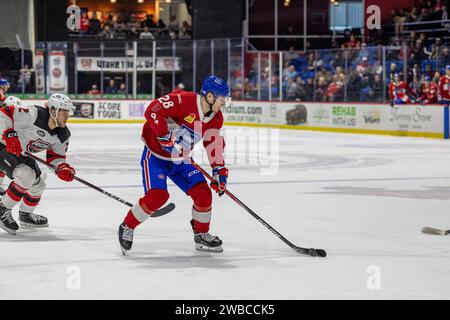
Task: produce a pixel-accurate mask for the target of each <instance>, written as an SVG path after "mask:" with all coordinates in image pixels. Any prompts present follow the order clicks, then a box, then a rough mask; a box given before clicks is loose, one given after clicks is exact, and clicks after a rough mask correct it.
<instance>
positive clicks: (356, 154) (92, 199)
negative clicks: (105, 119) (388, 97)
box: [0, 124, 450, 299]
mask: <svg viewBox="0 0 450 320" xmlns="http://www.w3.org/2000/svg"><path fill="white" fill-rule="evenodd" d="M70 128H71V131H72V139H71V143H70V146H69V154H68V162H69V163H70V164H72V165H73V166H74V167H75V168H76V170H77V174H78V176H79V177H81V178H83V179H85V180H87V181H89V182H92V183H94V184H96V185H99V186H101V187H103V188H105V190H107V191H109V192H111V193H113V194H115V195H117V196H119V197H121V198H123V199H125V200H127V201H130V202H135V201H136V200H137V199H138V198H139V197H140V196H141V195H142V193H143V190H142V187H141V177H140V166H139V159H140V153H141V149H142V143H141V142H140V140H139V136H140V130H141V125H103V124H102V125H86V124H78V125H75V124H71V125H70ZM234 129H235V128H227V130H234ZM239 130H243V132H244V133H249V134H255V132H256V134H257V135H260V136H263V133H264V134H265V133H267V132H270V133H271V134H275V133H276V132H275V131H272V130H266V129H242V128H241V129H239ZM252 130H253V131H252ZM275 136H276V135H275ZM279 142H280V145H279V164H280V166H279V170H278V172H277V174H272V175H267V174H265V175H264V174H261V170H260V169H261V168H260V167H259V166H258V165H257V164H254V163H255V161H253V162H252V161H251V160H249V159H252V157H253V159H255V154H253V155H252V154H251V155H250V157H249V158H248V159H247V160H248V161H247V162H248V164H233V161H230V163H231V164H230V165H229V169H230V178H229V190H230V191H232V192H233V193H234V194H235V195H236V196H237V197H239V198H240V199H241V200H242V201H243V202H244V203H245V204H247V205H248V206H249V207H250V208H251V209H253V210H254V211H255V212H256V213H257V214H259V215H260V216H261V217H263V218H264V219H265V220H266V221H267V222H268V223H269V224H271V225H272V226H273V227H274V228H275V229H277V230H278V231H279V232H280V233H281V234H282V235H284V236H285V237H286V238H287V239H289V240H290V241H291V242H293V243H294V244H296V245H299V246H304V247H319V248H325V249H326V250H327V251H328V257H327V258H312V257H309V256H303V255H299V254H297V253H296V252H294V251H293V250H292V249H290V248H289V247H288V246H287V245H285V244H284V243H283V242H282V241H280V240H279V239H278V238H276V237H275V236H274V235H273V234H272V233H271V232H270V231H269V230H267V229H266V228H265V227H264V226H262V225H261V224H260V223H259V222H258V221H257V220H255V219H254V218H253V217H251V216H250V215H249V214H248V213H247V212H245V211H244V210H243V209H242V208H240V207H238V206H237V205H236V204H235V203H234V202H233V201H232V200H231V199H229V198H228V197H222V198H219V197H216V196H214V199H213V220H212V224H211V233H213V234H217V235H219V236H220V237H221V238H222V240H223V241H224V252H223V253H220V254H216V253H202V252H196V251H195V249H194V246H193V240H192V231H191V229H190V225H189V220H190V217H191V205H192V202H191V199H190V198H188V197H186V196H185V195H184V194H183V193H182V192H181V191H180V190H178V189H177V188H176V187H175V186H174V185H173V184H172V183H170V184H169V192H170V194H171V198H170V201H172V202H174V203H175V204H176V205H177V208H176V209H175V211H174V212H172V213H171V214H169V215H167V216H164V217H161V218H154V219H149V220H147V221H146V222H145V223H144V224H142V225H141V226H139V227H138V229H137V230H136V232H135V242H134V245H133V249H132V251H130V252H129V254H128V255H127V256H122V254H121V252H120V249H119V245H118V242H117V236H116V231H117V227H118V225H119V224H120V223H121V222H122V220H123V218H124V216H125V215H126V213H127V211H128V208H127V207H126V206H125V205H123V204H121V203H119V202H117V201H115V200H113V199H110V198H108V197H106V196H104V195H102V194H100V193H98V192H96V191H94V190H92V189H89V188H86V187H85V186H83V185H81V184H80V183H78V182H73V183H65V182H62V181H59V180H58V179H57V177H55V176H54V175H52V174H49V178H48V179H47V185H48V189H47V190H46V191H45V193H44V196H43V199H42V201H41V205H40V207H39V208H38V210H37V211H36V212H37V213H41V214H44V215H46V216H48V218H49V223H50V227H49V228H46V229H39V230H26V229H20V230H19V232H18V234H17V236H11V235H9V234H6V233H5V232H3V230H0V299H111V298H114V299H115V298H117V299H420V298H424V299H435V298H437V299H449V298H450V289H449V288H450V237H442V236H441V237H440V236H431V235H424V234H421V233H420V229H421V228H422V227H423V226H434V227H439V228H449V227H450V142H449V141H443V140H434V139H420V138H402V137H386V136H370V135H346V134H334V133H321V132H303V131H289V130H281V131H279ZM228 146H229V147H230V150H232V149H233V142H231V143H230V142H229V145H228ZM198 147H199V146H198ZM249 149H251V148H249ZM41 156H43V155H41ZM251 163H253V164H251ZM203 166H204V167H205V168H208V170H209V167H208V165H207V164H205V163H203ZM14 216H15V217H17V208H15V209H14ZM371 266H375V269H376V270H378V271H379V273H376V274H375V276H376V275H379V278H378V279H379V282H377V281H376V280H375V281H373V278H371V276H373V274H372V273H371V270H374V269H373V268H374V267H371ZM77 270H78V271H79V273H78V271H77ZM77 275H79V278H76V276H77ZM76 279H79V280H80V282H79V284H80V285H79V287H78V286H77V280H76ZM368 282H369V284H370V283H375V284H376V283H378V284H379V285H380V286H379V289H375V290H370V289H369V288H368V286H367V283H368Z"/></svg>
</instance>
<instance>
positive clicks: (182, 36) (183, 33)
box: [178, 25, 191, 39]
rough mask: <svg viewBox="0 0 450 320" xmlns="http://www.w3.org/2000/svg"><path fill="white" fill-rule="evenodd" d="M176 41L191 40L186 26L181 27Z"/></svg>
mask: <svg viewBox="0 0 450 320" xmlns="http://www.w3.org/2000/svg"><path fill="white" fill-rule="evenodd" d="M178 39H191V33H190V32H189V30H188V29H187V27H186V26H184V25H183V26H182V27H181V30H180V32H179V33H178Z"/></svg>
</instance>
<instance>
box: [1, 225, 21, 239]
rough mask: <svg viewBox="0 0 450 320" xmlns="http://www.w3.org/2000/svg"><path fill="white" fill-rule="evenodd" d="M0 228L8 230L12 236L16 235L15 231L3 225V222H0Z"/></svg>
mask: <svg viewBox="0 0 450 320" xmlns="http://www.w3.org/2000/svg"><path fill="white" fill-rule="evenodd" d="M0 228H2V229H3V230H5V231H6V232H8V233H9V234H12V235H13V236H15V235H17V231H16V230H13V229H10V228H8V227H7V226H5V225H4V224H3V223H1V222H0Z"/></svg>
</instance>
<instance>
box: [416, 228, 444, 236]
mask: <svg viewBox="0 0 450 320" xmlns="http://www.w3.org/2000/svg"><path fill="white" fill-rule="evenodd" d="M422 232H423V233H428V234H434V235H438V236H446V235H448V234H449V230H441V229H435V228H430V227H423V228H422Z"/></svg>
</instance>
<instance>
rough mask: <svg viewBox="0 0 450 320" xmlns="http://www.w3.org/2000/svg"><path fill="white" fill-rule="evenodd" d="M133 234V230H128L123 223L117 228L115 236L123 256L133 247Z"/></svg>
mask: <svg viewBox="0 0 450 320" xmlns="http://www.w3.org/2000/svg"><path fill="white" fill-rule="evenodd" d="M133 233H134V230H133V229H131V228H129V227H128V226H127V225H126V224H125V223H122V224H121V225H120V226H119V230H118V231H117V234H118V236H119V243H120V250H122V254H123V255H125V254H126V253H127V251H128V250H131V246H132V245H133Z"/></svg>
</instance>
